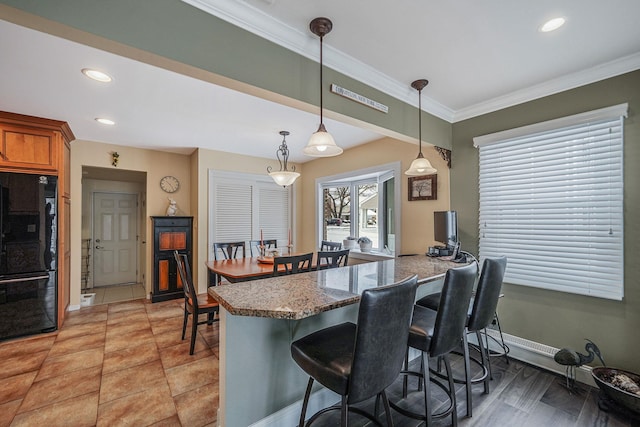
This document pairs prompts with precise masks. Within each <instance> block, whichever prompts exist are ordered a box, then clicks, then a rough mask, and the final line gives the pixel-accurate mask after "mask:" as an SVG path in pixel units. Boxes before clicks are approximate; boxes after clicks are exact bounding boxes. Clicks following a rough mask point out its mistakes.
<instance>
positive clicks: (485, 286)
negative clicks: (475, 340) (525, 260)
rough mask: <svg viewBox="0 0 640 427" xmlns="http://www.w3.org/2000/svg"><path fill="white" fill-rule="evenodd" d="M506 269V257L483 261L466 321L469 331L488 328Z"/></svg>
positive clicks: (494, 311) (496, 304)
mask: <svg viewBox="0 0 640 427" xmlns="http://www.w3.org/2000/svg"><path fill="white" fill-rule="evenodd" d="M506 269H507V257H505V256H502V257H497V258H486V259H485V260H484V263H483V264H482V272H481V273H480V279H479V280H478V286H477V287H476V295H475V297H474V299H473V308H472V309H471V315H470V316H469V320H468V321H467V329H468V330H469V331H471V332H475V331H480V330H482V329H484V328H486V327H487V326H489V324H490V323H491V321H492V320H493V318H494V316H495V313H496V308H497V307H498V298H500V290H501V289H502V280H503V279H504V272H505V270H506Z"/></svg>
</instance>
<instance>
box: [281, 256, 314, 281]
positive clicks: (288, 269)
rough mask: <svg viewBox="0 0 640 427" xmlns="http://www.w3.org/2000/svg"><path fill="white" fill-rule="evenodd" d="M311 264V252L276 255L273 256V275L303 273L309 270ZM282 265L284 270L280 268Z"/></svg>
mask: <svg viewBox="0 0 640 427" xmlns="http://www.w3.org/2000/svg"><path fill="white" fill-rule="evenodd" d="M312 264H313V252H309V253H308V254H302V255H288V256H278V257H275V258H273V275H274V276H284V275H286V274H295V273H304V272H306V271H311V267H312ZM280 266H284V270H281V269H280Z"/></svg>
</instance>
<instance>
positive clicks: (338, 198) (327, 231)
mask: <svg viewBox="0 0 640 427" xmlns="http://www.w3.org/2000/svg"><path fill="white" fill-rule="evenodd" d="M323 193H324V210H323V212H324V215H323V221H322V227H323V231H322V240H330V241H332V242H342V241H343V240H344V239H346V238H347V237H348V236H349V235H351V227H350V223H351V188H350V187H349V186H340V187H328V188H325V189H324V190H323Z"/></svg>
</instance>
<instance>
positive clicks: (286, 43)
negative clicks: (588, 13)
mask: <svg viewBox="0 0 640 427" xmlns="http://www.w3.org/2000/svg"><path fill="white" fill-rule="evenodd" d="M182 1H183V2H184V3H187V4H190V5H191V6H194V7H196V8H198V9H200V10H202V11H204V12H207V13H209V14H211V15H213V16H216V17H218V18H220V19H222V20H224V21H226V22H229V23H230V24H233V25H235V26H237V27H240V28H242V29H244V30H246V31H249V32H251V33H253V34H256V35H257V36H260V37H262V38H265V39H267V40H269V41H271V42H273V43H276V44H278V45H280V46H283V47H285V48H287V49H289V50H291V51H293V52H295V53H297V54H299V55H301V56H304V57H306V58H309V59H311V60H313V61H316V62H319V61H320V58H319V49H318V48H317V46H318V45H317V37H316V36H314V35H313V34H311V32H310V31H309V32H304V33H303V32H301V31H299V30H297V29H295V28H293V27H291V26H289V25H286V24H284V23H282V22H280V21H278V20H276V19H274V18H273V17H272V16H270V15H268V14H266V13H265V12H263V11H261V10H259V9H256V8H255V7H252V6H250V5H248V4H247V3H245V2H244V1H239V0H234V1H230V0H182ZM265 1H267V3H269V1H268V0H265ZM305 28H306V27H305ZM324 53H325V56H324V58H323V63H324V65H325V66H327V67H329V68H331V69H333V70H335V71H338V72H340V73H342V74H344V75H346V76H349V77H351V78H353V79H355V80H358V81H360V82H362V83H364V84H366V85H368V86H370V87H372V88H375V89H377V90H379V91H381V92H383V93H386V94H387V95H389V96H392V97H394V98H396V99H398V100H400V101H402V102H405V103H407V104H409V105H416V106H417V102H416V97H415V91H414V90H413V89H412V88H411V87H410V85H409V84H406V83H403V82H399V81H397V80H394V79H392V78H391V77H389V76H387V75H386V74H383V73H381V72H380V71H378V70H376V69H374V68H373V67H371V66H369V65H367V64H364V63H363V62H361V61H359V60H357V59H355V58H353V57H351V56H349V55H346V54H344V53H343V52H341V51H339V50H337V49H335V48H333V47H331V46H330V45H326V44H325V46H324ZM637 69H640V53H636V54H632V55H629V56H626V57H623V58H620V59H617V60H614V61H611V62H608V63H605V64H600V65H597V66H594V67H591V68H588V69H585V70H581V71H579V72H576V73H573V74H568V75H565V76H562V77H559V78H556V79H553V80H549V81H547V82H544V83H541V84H538V85H534V86H530V87H528V88H524V89H521V90H517V91H515V92H512V93H509V94H506V95H504V96H499V97H496V98H493V99H490V100H488V101H484V102H480V103H478V104H475V105H472V106H469V107H465V108H462V109H460V110H457V111H454V110H453V109H451V108H448V107H446V106H445V105H442V104H440V103H438V102H436V101H434V100H433V99H431V98H429V96H428V95H425V96H424V97H423V100H422V109H423V111H426V112H427V113H430V114H432V115H434V116H436V117H438V118H440V119H442V120H446V121H448V122H449V123H455V122H459V121H462V120H466V119H470V118H472V117H476V116H480V115H482V114H487V113H491V112H493V111H497V110H501V109H504V108H507V107H511V106H514V105H517V104H521V103H524V102H528V101H532V100H534V99H539V98H543V97H545V96H549V95H553V94H555V93H559V92H563V91H565V90H569V89H573V88H576V87H579V86H584V85H586V84H589V83H594V82H597V81H600V80H604V79H607V78H610V77H615V76H617V75H620V74H624V73H627V72H630V71H634V70H637Z"/></svg>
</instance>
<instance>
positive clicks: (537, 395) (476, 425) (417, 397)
mask: <svg viewBox="0 0 640 427" xmlns="http://www.w3.org/2000/svg"><path fill="white" fill-rule="evenodd" d="M460 362H461V361H460V360H458V361H454V363H453V365H454V370H456V371H457V372H459V374H462V367H461V366H460V365H461V363H460ZM492 367H493V380H492V381H491V386H490V390H491V391H490V393H489V394H483V387H482V385H481V384H478V385H474V391H473V416H472V417H471V418H467V417H465V414H466V404H465V391H464V388H463V385H458V387H457V393H456V396H457V401H458V404H457V407H458V414H459V418H458V420H459V421H458V425H459V426H460V427H502V426H505V427H511V426H514V427H515V426H517V427H548V426H549V427H591V426H593V427H596V426H597V427H637V426H640V417H638V418H632V417H631V416H628V415H627V416H625V415H622V414H619V413H618V414H614V413H607V412H604V411H601V410H600V409H599V408H598V397H599V390H598V389H597V388H593V387H589V386H585V385H583V384H580V383H578V386H577V387H576V390H574V391H573V392H571V393H569V391H568V389H567V388H566V387H565V385H564V384H565V379H564V377H561V376H558V375H556V374H553V373H550V372H548V371H544V370H541V369H538V368H536V367H533V366H530V365H527V364H525V363H522V362H519V361H516V360H513V359H510V362H509V363H507V362H505V359H504V357H499V358H497V357H496V358H492ZM401 385H402V383H401V381H396V383H395V384H393V385H392V386H391V387H390V388H389V389H388V391H387V395H388V397H389V400H391V401H393V402H397V401H398V400H400V399H401V396H402V394H401V392H402V388H401ZM410 385H411V384H410ZM410 389H411V388H410ZM412 390H415V385H414V387H413V388H412ZM434 392H435V393H434V394H435V397H436V401H437V402H438V403H439V404H440V405H443V406H446V404H445V398H444V394H443V393H442V392H441V391H439V390H438V389H437V388H436V387H434ZM422 399H423V398H422V393H420V392H417V391H416V392H413V393H410V394H409V395H408V396H407V399H406V400H405V401H402V402H401V404H402V406H404V407H407V409H411V410H413V411H415V412H420V411H421V410H422V413H424V409H422V408H423V404H422ZM438 403H436V405H437V404H438ZM373 405H374V402H373V400H370V401H367V402H364V404H361V405H356V406H358V407H361V408H362V409H365V410H367V411H368V412H373ZM381 406H382V405H381ZM437 410H438V409H437V408H436V411H437ZM381 412H382V414H381V415H380V418H379V419H380V420H381V422H382V424H383V425H386V424H385V418H384V415H383V411H382V409H381ZM391 412H392V417H393V422H394V425H395V426H396V427H418V426H425V423H424V422H422V421H418V420H413V419H410V418H408V417H405V416H402V415H400V414H398V413H397V412H396V411H394V410H392V411H391ZM310 415H311V414H308V415H307V418H309V416H310ZM318 421H322V422H318V424H317V425H322V426H329V425H339V413H338V412H337V411H336V412H331V413H328V414H327V415H326V416H325V417H324V419H320V420H318ZM314 425H316V424H314ZM371 425H373V423H371V422H367V421H366V420H365V419H363V418H362V417H359V416H358V415H355V414H352V415H350V416H349V426H350V427H356V426H357V427H359V426H371ZM433 425H434V426H438V427H440V426H450V425H451V417H447V418H442V419H438V420H434V422H433Z"/></svg>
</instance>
